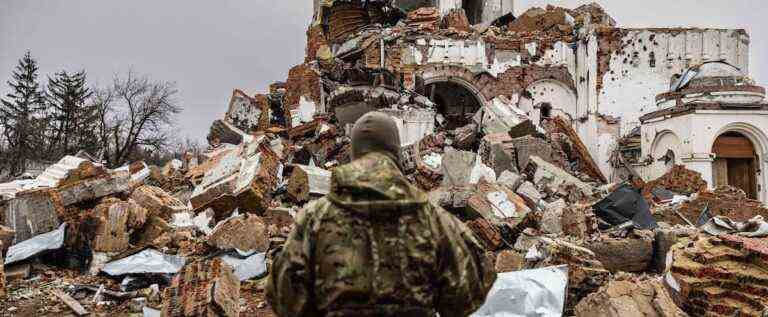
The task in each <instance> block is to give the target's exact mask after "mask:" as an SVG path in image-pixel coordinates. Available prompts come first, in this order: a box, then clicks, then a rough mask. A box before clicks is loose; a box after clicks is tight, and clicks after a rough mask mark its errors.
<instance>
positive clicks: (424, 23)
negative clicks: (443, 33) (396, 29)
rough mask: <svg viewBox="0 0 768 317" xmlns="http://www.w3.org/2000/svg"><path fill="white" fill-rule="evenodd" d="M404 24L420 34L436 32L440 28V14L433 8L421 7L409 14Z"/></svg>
mask: <svg viewBox="0 0 768 317" xmlns="http://www.w3.org/2000/svg"><path fill="white" fill-rule="evenodd" d="M405 23H406V24H407V25H408V26H409V27H411V28H414V29H416V30H418V31H421V32H436V31H437V30H438V29H439V26H440V12H439V11H438V9H437V8H435V7H421V8H418V9H416V10H413V11H411V12H409V13H408V18H407V19H406V21H405Z"/></svg>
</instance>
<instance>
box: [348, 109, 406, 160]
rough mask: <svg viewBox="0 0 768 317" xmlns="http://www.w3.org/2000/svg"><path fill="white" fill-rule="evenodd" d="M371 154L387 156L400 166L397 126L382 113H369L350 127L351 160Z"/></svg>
mask: <svg viewBox="0 0 768 317" xmlns="http://www.w3.org/2000/svg"><path fill="white" fill-rule="evenodd" d="M372 152H380V153H384V154H387V155H388V156H390V157H391V158H392V159H393V160H395V162H396V163H397V165H398V166H401V162H400V134H399V132H398V130H397V124H396V123H395V120H393V119H392V118H391V117H390V116H388V115H386V114H385V113H383V112H378V111H373V112H369V113H367V114H365V115H363V116H362V117H360V119H357V122H355V126H354V127H352V159H357V158H360V157H362V156H363V155H365V154H368V153H372Z"/></svg>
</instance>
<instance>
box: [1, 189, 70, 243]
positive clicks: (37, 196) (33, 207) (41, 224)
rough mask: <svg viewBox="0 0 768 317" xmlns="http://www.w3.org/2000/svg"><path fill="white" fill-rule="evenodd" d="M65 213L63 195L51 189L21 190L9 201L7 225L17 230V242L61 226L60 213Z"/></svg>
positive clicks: (15, 239)
mask: <svg viewBox="0 0 768 317" xmlns="http://www.w3.org/2000/svg"><path fill="white" fill-rule="evenodd" d="M62 214H64V205H63V204H62V200H61V196H60V195H59V194H58V193H57V192H56V191H55V190H51V189H39V190H31V191H26V192H21V193H18V194H17V195H16V198H14V199H12V200H10V201H8V205H7V206H6V209H5V215H4V219H5V225H6V226H7V227H8V228H10V229H11V230H13V231H14V232H15V236H14V240H13V243H14V244H17V243H19V242H22V241H24V240H27V239H30V238H32V237H34V236H37V235H40V234H43V233H46V232H49V231H52V230H54V229H56V228H58V227H59V224H60V220H59V215H62Z"/></svg>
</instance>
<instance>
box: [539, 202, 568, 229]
mask: <svg viewBox="0 0 768 317" xmlns="http://www.w3.org/2000/svg"><path fill="white" fill-rule="evenodd" d="M566 208H567V204H566V202H565V200H563V199H558V200H556V201H554V202H552V203H548V204H546V206H545V208H544V212H543V213H542V216H541V220H540V221H539V228H541V231H543V232H544V233H551V234H557V235H560V234H562V233H563V218H564V217H565V214H564V210H565V209H566Z"/></svg>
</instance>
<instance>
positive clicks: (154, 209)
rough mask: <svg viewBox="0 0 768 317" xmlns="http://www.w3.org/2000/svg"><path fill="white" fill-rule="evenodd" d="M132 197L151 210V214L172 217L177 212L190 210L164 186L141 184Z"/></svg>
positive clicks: (165, 217)
mask: <svg viewBox="0 0 768 317" xmlns="http://www.w3.org/2000/svg"><path fill="white" fill-rule="evenodd" d="M131 199H132V200H133V201H134V202H136V203H137V204H139V205H140V206H142V207H144V208H146V209H147V211H149V214H150V215H153V216H160V217H161V218H163V219H166V220H168V219H170V218H171V216H172V215H173V214H175V213H179V212H183V211H186V210H188V208H187V206H186V205H184V204H183V203H182V202H181V201H180V200H178V199H176V197H173V196H171V195H170V194H168V192H166V191H164V190H163V189H162V188H159V187H155V186H147V185H144V186H141V187H139V188H136V190H134V191H133V193H132V194H131Z"/></svg>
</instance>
